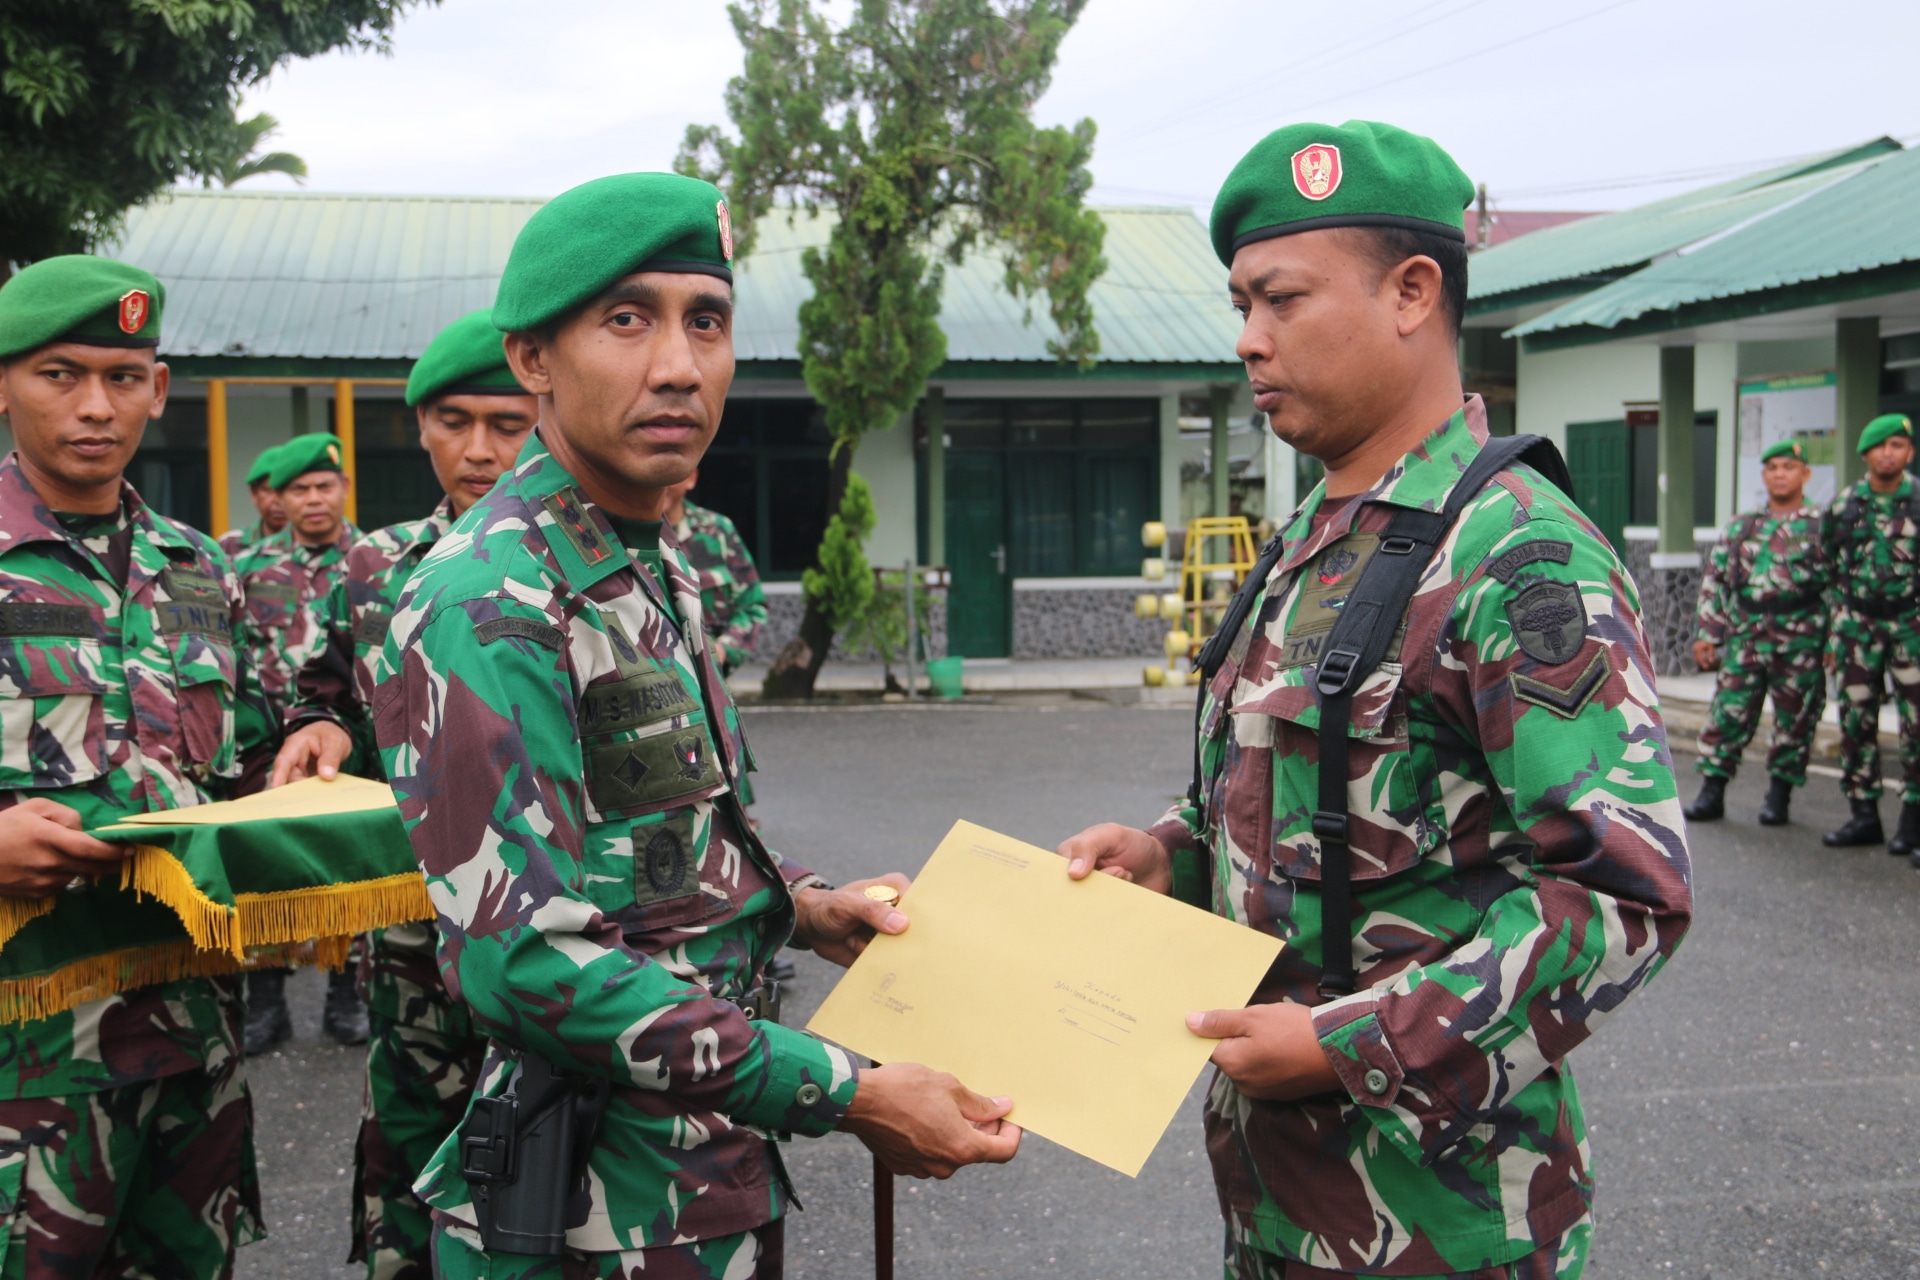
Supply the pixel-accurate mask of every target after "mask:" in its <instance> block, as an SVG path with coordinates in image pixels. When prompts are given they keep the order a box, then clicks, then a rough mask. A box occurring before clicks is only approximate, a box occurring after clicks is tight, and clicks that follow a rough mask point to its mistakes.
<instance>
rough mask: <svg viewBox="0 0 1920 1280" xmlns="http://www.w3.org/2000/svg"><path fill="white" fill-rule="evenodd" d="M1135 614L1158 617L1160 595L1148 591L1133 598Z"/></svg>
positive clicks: (1137, 615)
mask: <svg viewBox="0 0 1920 1280" xmlns="http://www.w3.org/2000/svg"><path fill="white" fill-rule="evenodd" d="M1133 616H1134V617H1136V618H1157V617H1159V616H1160V597H1159V596H1156V595H1154V594H1153V593H1152V592H1148V593H1146V594H1144V595H1138V596H1135V597H1134V599H1133Z"/></svg>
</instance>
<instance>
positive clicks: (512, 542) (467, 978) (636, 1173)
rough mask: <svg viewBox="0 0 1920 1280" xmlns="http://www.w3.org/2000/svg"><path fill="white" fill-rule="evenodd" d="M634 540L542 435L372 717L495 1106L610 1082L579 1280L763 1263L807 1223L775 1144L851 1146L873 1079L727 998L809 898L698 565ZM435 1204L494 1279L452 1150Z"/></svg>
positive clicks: (421, 593)
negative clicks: (482, 1040) (722, 664)
mask: <svg viewBox="0 0 1920 1280" xmlns="http://www.w3.org/2000/svg"><path fill="white" fill-rule="evenodd" d="M611 529H612V526H611V525H610V524H609V523H608V521H607V518H606V517H605V516H604V515H603V513H601V512H600V511H599V510H598V509H597V508H595V507H594V506H593V505H592V504H590V503H589V502H587V501H586V499H585V498H583V497H582V496H581V495H580V493H579V491H578V490H577V489H576V488H575V487H574V484H573V480H572V478H571V477H570V476H569V475H568V474H567V473H566V471H565V470H564V469H563V468H562V467H561V466H560V465H559V464H558V463H557V462H556V461H554V459H553V457H552V456H551V455H550V454H549V453H548V452H547V450H546V448H545V445H544V443H543V442H542V441H541V440H540V439H539V437H538V435H536V436H535V437H534V438H533V439H531V440H529V441H528V443H527V446H526V448H525V449H524V450H523V451H522V453H521V455H520V462H519V465H518V466H517V468H516V469H515V471H514V473H513V474H512V475H510V476H506V477H503V478H502V479H501V480H500V482H499V483H498V484H496V485H495V486H494V488H493V490H492V491H491V492H490V493H488V494H487V495H486V496H485V497H484V498H482V499H481V500H480V501H479V502H478V503H477V504H476V505H475V506H474V507H473V508H472V509H471V510H469V511H468V512H467V513H466V514H465V515H464V516H462V517H461V519H460V520H459V521H458V522H456V523H455V525H454V527H453V530H452V532H450V533H449V534H448V535H447V536H446V537H444V538H442V539H441V541H440V543H439V545H438V546H436V547H435V548H434V550H433V551H432V552H431V553H430V554H429V555H428V557H427V558H426V560H425V561H424V562H423V563H422V564H421V566H420V568H419V569H418V570H417V571H416V572H415V573H414V575H413V577H412V578H411V579H410V580H409V581H408V583H407V587H406V591H405V592H404V594H403V595H402V597H401V601H400V606H399V608H398V610H397V611H396V612H395V615H394V619H393V624H392V628H391V630H390V632H389V633H388V638H387V644H386V647H385V649H384V650H383V651H382V653H381V656H380V661H379V664H378V666H377V668H376V675H377V676H378V677H379V681H380V683H379V688H378V691H377V692H376V694H375V701H374V723H375V728H376V731H377V734H378V737H379V742H380V748H381V753H382V756H383V758H384V760H385V763H386V766H387V771H388V774H389V776H390V777H391V778H392V781H393V786H394V790H395V792H396V793H397V795H398V797H399V801H400V808H401V814H402V816H403V817H404V818H405V819H406V821H407V823H408V827H409V830H410V832H411V834H412V838H413V846H414V852H415V853H416V854H417V855H418V857H419V859H420V864H421V867H422V869H423V870H424V871H425V872H426V877H427V886H428V889H429V890H430V892H431V894H432V896H433V901H434V905H435V907H436V908H437V909H438V912H439V925H440V931H441V941H440V967H441V972H442V974H443V975H444V976H445V978H446V980H447V985H448V987H449V989H450V990H451V991H452V992H453V994H454V996H455V997H456V998H457V999H459V1000H460V1001H462V1002H463V1003H464V1004H465V1006H466V1007H467V1009H468V1011H469V1013H470V1015H471V1016H472V1018H473V1020H474V1025H475V1026H476V1027H478V1028H479V1029H480V1030H481V1031H483V1032H484V1033H485V1034H487V1035H488V1036H489V1037H491V1041H490V1043H489V1046H488V1053H487V1060H486V1064H485V1067H484V1068H483V1071H482V1077H481V1084H480V1092H482V1093H484V1094H485V1095H487V1096H496V1095H498V1094H499V1093H501V1092H503V1091H504V1090H505V1088H506V1085H507V1083H508V1078H509V1070H510V1067H511V1058H510V1056H509V1055H511V1054H516V1053H537V1054H540V1055H542V1056H544V1057H546V1058H547V1059H549V1060H551V1061H552V1062H554V1063H557V1064H560V1065H562V1066H563V1067H566V1068H568V1069H570V1070H574V1071H578V1072H583V1073H590V1074H592V1075H595V1076H598V1077H601V1078H603V1079H606V1080H609V1081H611V1082H612V1091H611V1097H610V1100H609V1102H608V1107H607V1112H606V1117H605V1119H604V1121H603V1122H602V1124H601V1126H600V1131H599V1135H598V1138H597V1140H596V1142H595V1145H594V1147H593V1150H592V1153H591V1158H590V1162H589V1168H590V1172H591V1178H592V1189H591V1193H590V1196H589V1197H587V1198H585V1200H584V1201H582V1202H576V1203H575V1204H573V1205H572V1206H570V1215H569V1229H568V1233H567V1240H568V1244H569V1247H570V1249H571V1250H573V1251H576V1252H575V1253H574V1254H573V1255H572V1260H571V1261H570V1262H569V1263H568V1264H567V1267H566V1268H562V1269H561V1274H564V1275H569V1276H572V1275H592V1276H611V1275H619V1276H622V1277H627V1276H633V1277H648V1278H650V1277H653V1276H656V1275H662V1274H664V1275H676V1276H677V1275H682V1274H687V1275H701V1274H706V1271H705V1270H702V1268H709V1267H710V1265H711V1261H712V1260H713V1259H714V1258H716V1257H718V1256H721V1255H725V1256H726V1257H727V1258H730V1259H734V1260H735V1264H737V1265H745V1262H746V1259H747V1258H749V1257H750V1256H752V1254H751V1252H750V1250H764V1249H765V1248H766V1247H767V1244H766V1242H767V1239H768V1237H769V1236H770V1235H774V1234H776V1233H769V1232H766V1231H764V1230H762V1229H763V1228H766V1227H767V1226H768V1224H770V1223H773V1222H775V1221H776V1220H777V1219H778V1218H780V1216H781V1215H782V1214H783V1213H784V1211H785V1209H786V1204H787V1192H786V1190H785V1175H784V1172H783V1170H782V1167H781V1162H780V1158H779V1155H778V1153H777V1150H776V1148H775V1146H774V1144H773V1142H771V1141H770V1140H769V1138H770V1136H771V1135H772V1134H773V1133H775V1132H780V1131H784V1132H787V1133H802V1134H809V1135H816V1134H821V1133H825V1132H827V1131H829V1130H831V1129H833V1128H834V1127H835V1126H836V1125H838V1124H839V1122H840V1120H841V1119H842V1117H843V1116H844V1115H845V1113H846V1108H847V1106H848V1104H849V1103H850V1102H851V1101H852V1098H853V1093H854V1089H855V1083H856V1077H855V1072H854V1068H853V1064H852V1061H851V1059H850V1058H848V1056H847V1055H846V1054H844V1053H842V1052H841V1051H840V1050H838V1049H835V1048H833V1047H831V1046H828V1045H824V1044H822V1043H820V1042H819V1041H816V1040H814V1039H812V1038H810V1037H808V1036H806V1035H804V1034H802V1033H800V1032H797V1031H792V1030H788V1029H787V1028H785V1027H781V1026H778V1025H774V1024H770V1023H760V1022H753V1021H749V1020H748V1019H747V1018H746V1017H745V1016H744V1015H743V1014H742V1012H741V1010H740V1009H739V1008H736V1007H735V1006H734V1004H732V1003H730V1001H729V999H728V998H729V997H736V998H737V997H741V996H743V995H744V994H745V993H746V992H748V991H749V989H750V988H752V987H753V985H754V984H755V983H756V982H757V981H758V979H759V975H760V973H761V971H762V969H763V968H764V966H765V965H766V963H767V961H768V960H770V959H771V958H772V957H773V955H774V953H775V952H776V951H777V950H778V949H779V948H780V946H781V945H782V944H783V943H784V942H785V941H786V940H787V938H788V936H789V934H790V933H791V931H792V928H793V923H794V908H793V901H792V896H791V890H790V887H789V886H790V884H804V883H807V882H810V880H811V877H810V876H809V875H808V873H806V872H804V871H803V870H801V869H800V868H798V867H796V866H794V865H793V864H791V863H789V862H785V861H784V860H782V859H781V858H779V857H778V856H777V855H775V854H773V853H772V852H770V851H769V850H768V849H766V847H765V846H763V845H762V844H761V843H760V841H759V838H758V837H757V836H756V835H754V833H753V832H752V831H751V830H750V829H748V827H747V824H746V822H745V819H744V815H743V813H742V811H741V809H740V806H739V803H738V801H737V799H736V798H735V795H734V787H735V786H737V784H738V782H739V779H740V778H741V777H742V775H743V774H744V772H745V771H746V769H747V768H748V765H749V761H750V756H749V754H748V752H747V747H746V742H745V740H744V739H743V738H742V736H741V733H740V722H739V716H738V713H737V712H736V711H735V709H734V707H733V704H732V701H731V699H730V698H729V697H728V696H727V692H726V686H725V684H724V682H723V681H722V680H721V678H720V671H719V667H718V664H717V662H716V661H715V657H714V653H713V646H712V645H711V644H710V643H709V642H708V640H707V638H706V636H705V634H704V632H703V631H702V628H701V605H700V593H699V586H698V583H697V581H696V579H695V578H694V576H693V572H692V569H691V567H690V566H689V565H688V563H687V561H686V558H685V556H684V555H683V554H682V553H681V552H680V550H679V548H678V546H677V545H676V544H674V543H673V542H672V540H671V538H667V537H663V538H662V539H661V541H660V552H661V554H662V556H663V558H664V568H665V570H666V574H665V577H666V581H665V583H664V584H663V583H662V582H660V581H659V579H658V578H657V577H655V575H653V574H652V573H651V572H649V571H647V570H646V569H644V568H643V567H641V566H640V565H639V564H638V563H637V562H636V560H635V558H634V557H633V556H632V555H631V554H629V553H628V551H627V550H625V549H623V548H622V546H621V545H620V544H619V543H617V542H616V541H615V540H614V538H613V536H612V532H611ZM418 1189H419V1190H420V1192H421V1196H422V1198H423V1199H424V1200H426V1202H427V1203H428V1204H429V1205H431V1206H432V1207H433V1208H434V1210H435V1211H436V1221H437V1223H439V1224H440V1228H441V1229H440V1230H439V1231H438V1233H437V1234H436V1240H435V1247H436V1250H437V1252H438V1259H439V1261H438V1265H439V1267H440V1268H441V1269H442V1271H443V1272H444V1273H445V1274H447V1275H450V1276H465V1275H480V1274H484V1267H485V1265H486V1264H485V1261H484V1259H482V1258H481V1257H480V1255H478V1254H477V1253H476V1252H475V1250H474V1248H473V1244H472V1240H471V1236H470V1234H463V1233H461V1232H459V1231H458V1230H457V1226H455V1225H454V1224H464V1225H467V1226H471V1225H473V1222H472V1220H473V1209H472V1206H471V1203H470V1194H469V1191H468V1189H467V1184H466V1182H465V1180H464V1179H463V1178H462V1177H461V1175H460V1172H459V1153H458V1151H457V1146H456V1142H455V1140H454V1139H452V1138H450V1139H449V1140H448V1141H447V1142H446V1143H445V1144H444V1145H443V1146H442V1147H441V1148H440V1151H439V1154H438V1155H437V1156H436V1157H435V1158H434V1161H433V1163H432V1165H431V1167H430V1168H429V1169H428V1171H427V1173H426V1175H425V1176H424V1177H423V1178H422V1179H421V1181H420V1183H419V1185H418ZM756 1232H758V1233H759V1234H758V1237H757V1243H756V1242H753V1241H749V1240H747V1239H746V1238H745V1237H747V1236H749V1235H751V1234H753V1233H756ZM729 1238H735V1239H731V1240H729ZM702 1255H704V1256H705V1257H706V1258H707V1259H708V1261H705V1262H703V1261H701V1257H702ZM507 1261H508V1260H505V1259H503V1260H502V1262H501V1264H500V1265H501V1266H503V1267H504V1266H506V1264H507ZM521 1261H522V1262H524V1260H521ZM494 1274H502V1272H501V1271H500V1270H498V1269H496V1271H495V1272H494ZM543 1274H552V1273H551V1272H546V1273H543ZM726 1274H733V1272H732V1271H728V1272H726Z"/></svg>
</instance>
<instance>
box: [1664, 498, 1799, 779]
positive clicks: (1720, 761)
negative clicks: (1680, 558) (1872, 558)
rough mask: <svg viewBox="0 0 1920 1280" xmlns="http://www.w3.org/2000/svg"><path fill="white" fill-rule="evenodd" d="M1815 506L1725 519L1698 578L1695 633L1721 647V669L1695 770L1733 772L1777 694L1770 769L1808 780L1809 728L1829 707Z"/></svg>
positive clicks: (1720, 775)
mask: <svg viewBox="0 0 1920 1280" xmlns="http://www.w3.org/2000/svg"><path fill="white" fill-rule="evenodd" d="M1820 529H1821V517H1820V512H1819V511H1818V510H1817V509H1816V508H1814V507H1809V506H1802V507H1800V508H1799V509H1798V510H1796V511H1794V512H1793V513H1791V514H1790V515H1786V516H1775V515H1773V514H1772V513H1771V512H1770V511H1753V512H1749V513H1747V514H1746V515H1743V516H1741V517H1740V518H1739V519H1737V520H1735V521H1734V522H1733V523H1732V524H1729V525H1728V526H1727V529H1726V532H1725V533H1724V534H1722V535H1721V538H1720V541H1719V543H1718V544H1717V545H1716V546H1715V547H1714V549H1713V555H1712V556H1711V557H1710V558H1709V559H1708V561H1707V571H1706V573H1705V574H1703V575H1702V576H1701V579H1700V607H1699V620H1698V624H1697V625H1698V630H1697V631H1696V632H1695V638H1696V639H1700V640H1705V641H1707V642H1708V643H1709V644H1712V645H1714V646H1715V647H1716V648H1718V649H1719V650H1720V674H1719V681H1718V686H1717V688H1716V689H1715V690H1714V695H1713V706H1712V709H1711V710H1710V712H1709V713H1708V717H1709V718H1708V723H1707V728H1706V731H1705V732H1703V733H1702V734H1701V735H1700V761H1699V765H1698V767H1699V770H1700V772H1701V773H1704V774H1707V775H1709V776H1711V777H1716V778H1731V777H1732V776H1733V775H1734V772H1735V771H1736V770H1738V769H1739V767H1740V753H1741V752H1742V751H1744V750H1746V747H1747V743H1749V742H1751V741H1752V740H1753V734H1754V730H1755V729H1757V728H1758V727H1759V724H1760V704H1761V702H1762V701H1763V700H1765V699H1766V698H1768V697H1772V699H1773V738H1772V740H1771V741H1770V742H1769V743H1768V745H1767V772H1768V773H1769V774H1771V775H1772V776H1773V777H1776V778H1779V779H1782V780H1783V781H1786V782H1790V783H1792V784H1793V785H1794V786H1796V787H1799V786H1804V785H1806V781H1807V756H1808V755H1809V753H1811V751H1812V750H1813V731H1814V728H1815V726H1817V725H1818V724H1819V723H1820V712H1821V710H1822V709H1823V708H1824V707H1825V706H1826V701H1827V688H1826V672H1825V670H1824V668H1823V667H1822V666H1821V662H1820V659H1821V655H1822V653H1824V652H1825V649H1826V644H1827V605H1826V600H1825V593H1826V589H1827V559H1826V554H1825V551H1824V549H1823V548H1822V546H1821V542H1820Z"/></svg>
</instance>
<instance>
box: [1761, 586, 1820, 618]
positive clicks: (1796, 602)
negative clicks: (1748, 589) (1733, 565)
mask: <svg viewBox="0 0 1920 1280" xmlns="http://www.w3.org/2000/svg"><path fill="white" fill-rule="evenodd" d="M1819 603H1820V593H1819V592H1818V591H1803V592H1801V593H1800V594H1799V595H1797V596H1782V597H1780V598H1779V599H1777V600H1759V601H1755V602H1754V606H1753V607H1754V608H1756V609H1759V610H1761V611H1762V612H1765V613H1799V612H1800V611H1801V610H1803V609H1811V608H1813V607H1814V606H1815V605H1817V604H1819Z"/></svg>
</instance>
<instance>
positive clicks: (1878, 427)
mask: <svg viewBox="0 0 1920 1280" xmlns="http://www.w3.org/2000/svg"><path fill="white" fill-rule="evenodd" d="M1893 436H1905V437H1906V438H1907V439H1909V440H1911V439H1913V421H1912V419H1910V418H1908V417H1907V415H1906V414H1904V413H1883V414H1881V415H1880V416H1879V417H1877V418H1875V419H1874V420H1873V421H1872V422H1869V423H1868V424H1867V425H1866V426H1864V427H1862V428H1861V429H1860V452H1862V453H1865V452H1866V451H1867V450H1869V449H1871V448H1873V447H1874V446H1875V445H1877V444H1881V443H1883V442H1885V441H1886V440H1888V439H1889V438H1891V437H1893Z"/></svg>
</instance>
